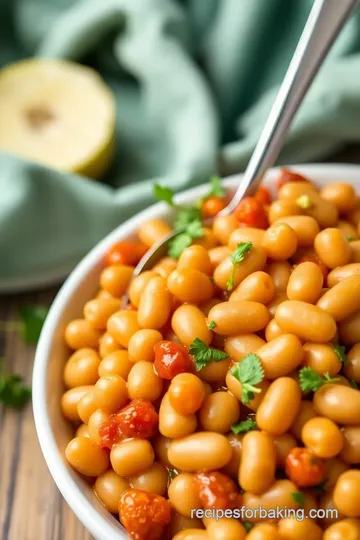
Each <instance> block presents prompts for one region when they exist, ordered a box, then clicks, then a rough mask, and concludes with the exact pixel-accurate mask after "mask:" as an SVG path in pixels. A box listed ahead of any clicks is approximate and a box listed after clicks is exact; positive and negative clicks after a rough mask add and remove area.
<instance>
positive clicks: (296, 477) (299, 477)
mask: <svg viewBox="0 0 360 540" xmlns="http://www.w3.org/2000/svg"><path fill="white" fill-rule="evenodd" d="M285 472H286V474H287V476H288V477H289V478H290V480H291V481H292V482H294V484H296V485H297V486H299V487H302V488H306V487H311V486H317V485H318V484H320V483H321V482H322V481H323V480H324V476H325V462H324V461H323V460H321V459H319V458H318V457H317V456H315V454H313V453H312V452H310V451H309V450H308V449H307V448H300V447H296V448H293V449H292V450H290V452H289V453H288V455H287V457H286V462H285Z"/></svg>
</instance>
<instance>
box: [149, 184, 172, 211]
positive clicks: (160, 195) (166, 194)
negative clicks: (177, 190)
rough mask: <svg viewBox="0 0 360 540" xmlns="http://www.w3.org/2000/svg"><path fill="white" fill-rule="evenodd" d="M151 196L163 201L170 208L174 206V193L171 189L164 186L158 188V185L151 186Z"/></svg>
mask: <svg viewBox="0 0 360 540" xmlns="http://www.w3.org/2000/svg"><path fill="white" fill-rule="evenodd" d="M153 195H154V197H155V199H157V200H158V201H164V202H166V203H168V204H169V205H170V206H175V205H174V200H173V199H174V192H173V190H172V189H170V188H169V187H166V186H160V184H154V185H153Z"/></svg>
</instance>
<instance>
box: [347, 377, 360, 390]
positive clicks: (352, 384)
mask: <svg viewBox="0 0 360 540" xmlns="http://www.w3.org/2000/svg"><path fill="white" fill-rule="evenodd" d="M349 382H350V386H351V388H354V390H359V387H358V385H357V384H356V382H355V381H354V379H351V381H349Z"/></svg>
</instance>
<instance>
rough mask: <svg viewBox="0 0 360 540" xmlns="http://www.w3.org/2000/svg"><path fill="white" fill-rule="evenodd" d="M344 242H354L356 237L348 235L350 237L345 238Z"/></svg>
mask: <svg viewBox="0 0 360 540" xmlns="http://www.w3.org/2000/svg"><path fill="white" fill-rule="evenodd" d="M346 240H347V241H348V242H354V241H355V240H357V238H356V236H351V235H350V236H347V237H346Z"/></svg>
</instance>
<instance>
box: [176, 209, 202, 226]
mask: <svg viewBox="0 0 360 540" xmlns="http://www.w3.org/2000/svg"><path fill="white" fill-rule="evenodd" d="M193 221H201V211H200V209H199V208H196V207H195V206H189V207H187V208H185V207H184V208H180V209H179V211H178V213H177V216H176V218H175V222H174V227H175V229H176V230H177V229H183V228H184V227H187V226H188V225H189V224H190V223H192V222H193Z"/></svg>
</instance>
